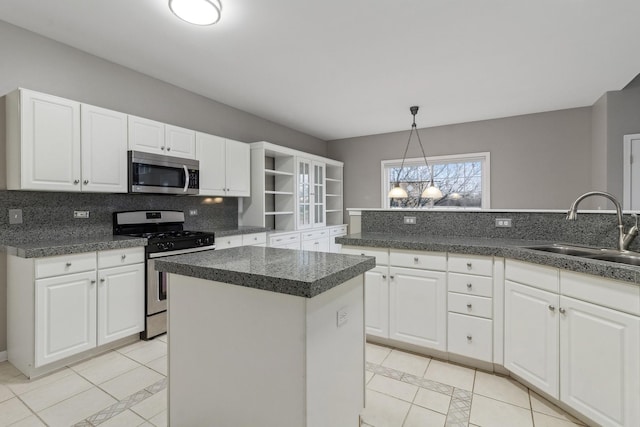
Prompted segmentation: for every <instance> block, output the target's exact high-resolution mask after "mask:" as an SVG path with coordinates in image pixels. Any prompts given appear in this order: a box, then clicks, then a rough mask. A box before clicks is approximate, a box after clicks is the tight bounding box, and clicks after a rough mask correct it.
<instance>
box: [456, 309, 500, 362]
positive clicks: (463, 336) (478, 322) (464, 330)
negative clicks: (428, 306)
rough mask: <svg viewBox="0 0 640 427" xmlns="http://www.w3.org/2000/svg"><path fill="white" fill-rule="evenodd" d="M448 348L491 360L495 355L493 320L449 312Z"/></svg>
mask: <svg viewBox="0 0 640 427" xmlns="http://www.w3.org/2000/svg"><path fill="white" fill-rule="evenodd" d="M447 342H448V343H447V350H448V351H449V352H451V353H455V354H461V355H463V356H467V357H471V358H473V359H478V360H483V361H485V362H491V361H492V357H493V322H492V321H491V319H482V318H479V317H474V316H467V315H465V314H458V313H451V312H450V313H449V318H448V324H447Z"/></svg>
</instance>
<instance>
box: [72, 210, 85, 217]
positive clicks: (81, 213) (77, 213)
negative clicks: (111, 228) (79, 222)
mask: <svg viewBox="0 0 640 427" xmlns="http://www.w3.org/2000/svg"><path fill="white" fill-rule="evenodd" d="M73 217H74V218H89V211H73Z"/></svg>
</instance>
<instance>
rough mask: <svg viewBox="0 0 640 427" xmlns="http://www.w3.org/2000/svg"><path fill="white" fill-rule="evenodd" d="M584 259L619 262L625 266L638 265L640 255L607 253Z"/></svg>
mask: <svg viewBox="0 0 640 427" xmlns="http://www.w3.org/2000/svg"><path fill="white" fill-rule="evenodd" d="M586 258H589V259H597V260H600V261H610V262H619V263H621V264H627V265H640V253H636V252H633V253H624V252H621V253H620V252H619V253H608V254H600V255H591V256H588V257H586Z"/></svg>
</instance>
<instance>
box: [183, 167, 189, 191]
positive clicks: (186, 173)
mask: <svg viewBox="0 0 640 427" xmlns="http://www.w3.org/2000/svg"><path fill="white" fill-rule="evenodd" d="M182 167H183V168H184V188H183V189H182V192H183V193H186V192H187V190H188V189H189V169H187V165H182Z"/></svg>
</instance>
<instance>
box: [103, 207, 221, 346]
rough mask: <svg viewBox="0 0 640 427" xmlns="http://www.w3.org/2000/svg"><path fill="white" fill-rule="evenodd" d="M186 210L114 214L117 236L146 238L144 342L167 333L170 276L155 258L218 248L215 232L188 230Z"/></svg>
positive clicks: (114, 232)
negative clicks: (157, 264) (156, 266)
mask: <svg viewBox="0 0 640 427" xmlns="http://www.w3.org/2000/svg"><path fill="white" fill-rule="evenodd" d="M183 226H184V212H182V211H128V212H116V213H114V214H113V234H116V235H125V236H135V237H146V238H147V239H148V243H147V246H146V247H145V255H146V260H147V268H146V278H145V282H146V322H145V330H144V332H142V333H141V334H140V336H141V338H142V339H145V340H146V339H150V338H153V337H155V336H157V335H160V334H163V333H165V332H167V275H166V273H161V272H159V271H155V259H157V258H160V257H165V256H169V255H180V254H186V253H190V252H199V251H207V250H212V249H215V247H216V246H215V236H214V234H213V233H205V232H201V231H187V230H184V228H183Z"/></svg>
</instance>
